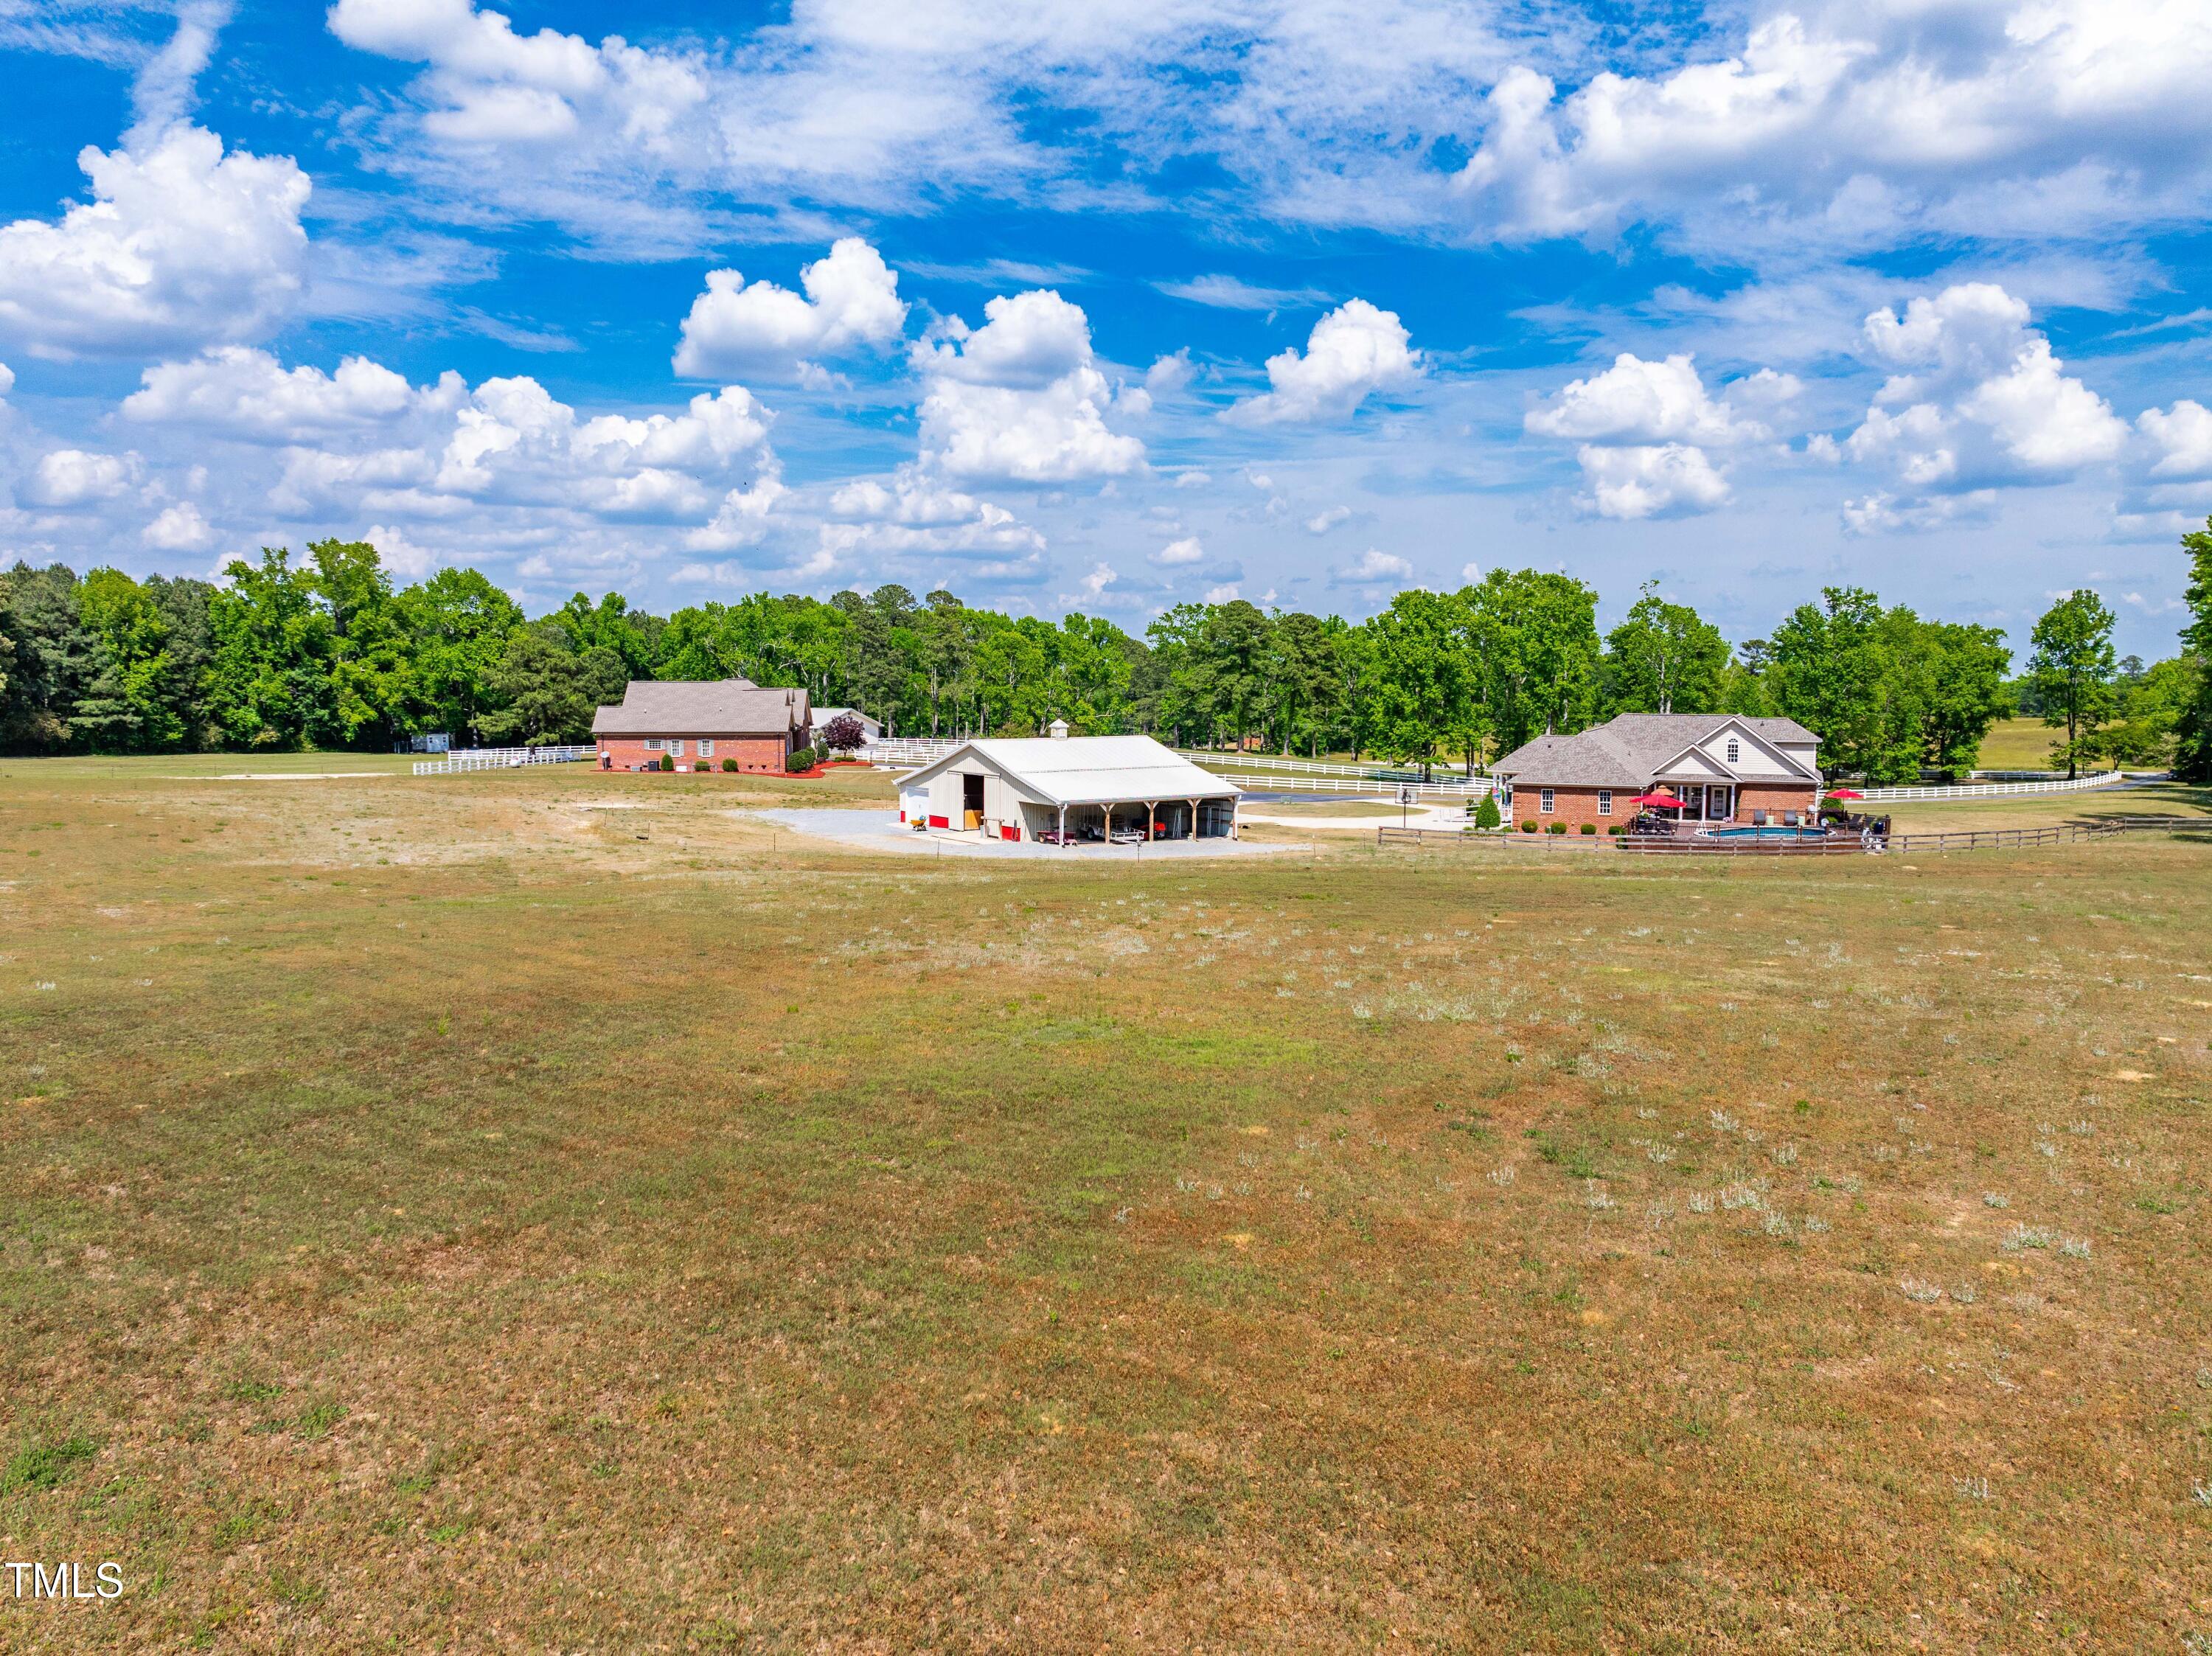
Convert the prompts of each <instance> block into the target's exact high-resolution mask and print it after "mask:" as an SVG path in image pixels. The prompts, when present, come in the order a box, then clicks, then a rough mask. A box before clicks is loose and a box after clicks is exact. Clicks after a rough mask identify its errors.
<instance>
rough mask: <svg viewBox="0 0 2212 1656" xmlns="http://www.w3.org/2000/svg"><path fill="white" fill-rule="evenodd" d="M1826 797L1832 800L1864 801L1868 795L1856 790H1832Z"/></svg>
mask: <svg viewBox="0 0 2212 1656" xmlns="http://www.w3.org/2000/svg"><path fill="white" fill-rule="evenodd" d="M1826 797H1827V798H1831V799H1863V798H1866V795H1864V794H1863V793H1861V792H1859V791H1858V790H1857V788H1830V789H1829V790H1828V792H1827V795H1826Z"/></svg>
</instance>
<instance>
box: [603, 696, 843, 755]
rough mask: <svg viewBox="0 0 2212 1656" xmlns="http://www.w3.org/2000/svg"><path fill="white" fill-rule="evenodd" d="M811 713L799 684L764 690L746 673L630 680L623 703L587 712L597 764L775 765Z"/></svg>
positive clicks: (802, 734) (800, 735)
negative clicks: (682, 679) (709, 678)
mask: <svg viewBox="0 0 2212 1656" xmlns="http://www.w3.org/2000/svg"><path fill="white" fill-rule="evenodd" d="M813 722H814V721H813V711H812V709H811V707H810V706H809V705H808V701H807V695H806V692H805V691H804V690H779V689H763V688H761V687H760V686H759V685H757V684H756V683H754V682H752V681H751V680H750V679H745V678H724V679H716V680H714V681H712V682H705V683H695V682H662V681H659V680H657V679H633V680H632V681H631V682H630V684H629V688H628V689H627V690H626V691H624V692H623V699H622V701H620V702H619V703H618V704H617V705H616V706H614V707H601V708H600V709H599V712H598V713H594V714H593V715H592V740H593V741H594V742H595V743H598V745H599V768H600V769H601V770H616V771H637V770H658V769H659V767H660V761H661V760H662V759H663V758H664V757H665V758H668V759H670V760H672V761H674V762H675V766H676V768H677V769H678V770H680V771H712V770H720V769H721V768H722V761H724V760H726V759H734V760H735V761H737V767H738V769H739V770H741V771H781V770H782V769H783V768H784V763H785V761H787V760H788V759H789V758H790V757H791V755H792V754H793V752H794V751H795V750H796V749H799V748H801V747H804V746H805V743H806V733H807V731H808V729H809V727H810V726H811V725H812V724H813Z"/></svg>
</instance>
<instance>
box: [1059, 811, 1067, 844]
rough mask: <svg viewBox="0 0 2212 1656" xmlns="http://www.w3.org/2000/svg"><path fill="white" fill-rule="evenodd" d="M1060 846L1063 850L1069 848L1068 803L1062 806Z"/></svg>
mask: <svg viewBox="0 0 2212 1656" xmlns="http://www.w3.org/2000/svg"><path fill="white" fill-rule="evenodd" d="M1060 849H1061V850H1062V851H1065V850H1066V849H1067V807H1066V805H1062V806H1061V807H1060Z"/></svg>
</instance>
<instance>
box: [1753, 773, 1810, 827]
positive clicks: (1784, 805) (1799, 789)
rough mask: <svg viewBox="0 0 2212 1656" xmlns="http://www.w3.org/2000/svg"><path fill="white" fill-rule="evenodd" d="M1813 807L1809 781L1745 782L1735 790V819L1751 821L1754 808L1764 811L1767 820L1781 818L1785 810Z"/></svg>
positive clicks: (1802, 809) (1777, 820)
mask: <svg viewBox="0 0 2212 1656" xmlns="http://www.w3.org/2000/svg"><path fill="white" fill-rule="evenodd" d="M1812 809H1813V785H1812V784H1811V783H1810V782H1799V783H1796V784H1784V783H1779V782H1747V783H1745V784H1744V785H1743V786H1741V787H1740V788H1738V789H1737V790H1736V791H1735V820H1736V821H1737V822H1749V821H1751V814H1752V812H1753V811H1755V810H1763V811H1765V813H1766V820H1767V821H1768V822H1779V821H1780V820H1781V816H1780V813H1781V812H1783V811H1785V810H1795V811H1809V810H1812Z"/></svg>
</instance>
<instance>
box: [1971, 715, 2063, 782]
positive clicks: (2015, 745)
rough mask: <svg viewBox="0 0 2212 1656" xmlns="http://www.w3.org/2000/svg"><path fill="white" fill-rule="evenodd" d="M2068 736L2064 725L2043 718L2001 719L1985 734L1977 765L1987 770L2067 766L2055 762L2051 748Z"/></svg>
mask: <svg viewBox="0 0 2212 1656" xmlns="http://www.w3.org/2000/svg"><path fill="white" fill-rule="evenodd" d="M2065 739H2066V732H2065V731H2064V730H2063V729H2062V728H2055V727H2053V726H2051V725H2046V724H2045V723H2044V722H2043V721H2042V720H2041V719H1999V720H1997V722H1996V724H1994V725H1990V731H1989V734H1988V735H1987V736H1984V737H1983V738H1982V746H1981V751H1980V752H1979V754H1978V755H1976V757H1975V760H1974V764H1975V767H1976V768H1978V769H1980V770H1985V771H2047V770H2051V769H2054V768H2056V769H2060V770H2063V769H2064V768H2065V767H2064V766H2063V765H2061V766H2056V767H2054V766H2053V765H2052V763H2051V746H2052V744H2053V743H2059V742H2063V741H2064V740H2065Z"/></svg>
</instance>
